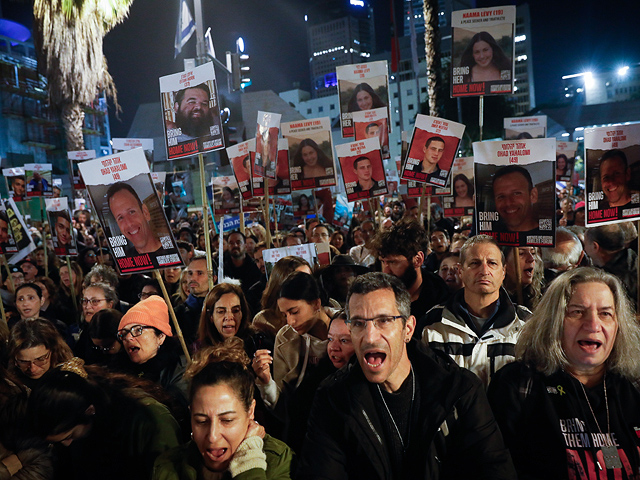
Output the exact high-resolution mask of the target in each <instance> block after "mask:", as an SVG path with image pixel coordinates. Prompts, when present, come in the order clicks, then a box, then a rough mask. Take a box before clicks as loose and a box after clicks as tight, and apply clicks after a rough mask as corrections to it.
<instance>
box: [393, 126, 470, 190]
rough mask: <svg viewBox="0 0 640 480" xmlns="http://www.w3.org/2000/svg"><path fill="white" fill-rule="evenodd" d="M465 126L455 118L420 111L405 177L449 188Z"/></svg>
mask: <svg viewBox="0 0 640 480" xmlns="http://www.w3.org/2000/svg"><path fill="white" fill-rule="evenodd" d="M464 129H465V126H464V125H462V124H460V123H456V122H452V121H451V120H445V119H443V118H437V117H430V116H428V115H420V114H418V116H417V117H416V123H415V126H414V129H413V135H412V137H411V142H410V143H409V152H408V154H407V158H406V161H405V163H404V165H403V167H402V175H401V177H402V178H404V179H405V180H413V181H416V182H420V183H426V184H429V185H433V186H435V187H445V186H446V184H447V178H448V177H449V173H450V172H451V165H452V164H453V159H454V158H455V156H456V153H457V151H458V145H460V139H461V138H462V135H463V134H464Z"/></svg>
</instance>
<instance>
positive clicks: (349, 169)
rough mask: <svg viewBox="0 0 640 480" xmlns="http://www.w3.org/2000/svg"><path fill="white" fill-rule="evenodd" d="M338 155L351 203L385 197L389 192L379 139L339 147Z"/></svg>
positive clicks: (368, 139) (337, 148) (348, 198)
mask: <svg viewBox="0 0 640 480" xmlns="http://www.w3.org/2000/svg"><path fill="white" fill-rule="evenodd" d="M336 154H337V155H338V160H339V161H340V167H341V168H342V180H343V181H344V187H345V189H346V191H347V200H348V201H349V202H354V201H356V200H362V199H364V198H373V197H377V196H380V195H385V194H386V193H387V192H388V191H389V189H388V188H387V180H386V178H385V176H384V164H383V163H382V154H381V152H380V142H379V141H378V139H377V138H367V139H366V140H359V141H357V142H351V143H345V144H342V145H338V146H337V147H336Z"/></svg>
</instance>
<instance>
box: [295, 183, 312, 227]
mask: <svg viewBox="0 0 640 480" xmlns="http://www.w3.org/2000/svg"><path fill="white" fill-rule="evenodd" d="M291 204H292V207H293V216H294V218H299V219H302V220H304V219H306V218H307V217H309V216H311V217H315V216H316V201H315V198H313V192H312V191H311V190H308V191H301V190H296V191H295V192H292V193H291Z"/></svg>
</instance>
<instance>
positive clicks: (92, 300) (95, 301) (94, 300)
mask: <svg viewBox="0 0 640 480" xmlns="http://www.w3.org/2000/svg"><path fill="white" fill-rule="evenodd" d="M106 301H107V299H106V298H82V299H80V303H82V305H87V304H88V303H90V304H91V306H92V307H97V306H98V305H100V302H106Z"/></svg>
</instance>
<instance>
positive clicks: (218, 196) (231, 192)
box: [211, 176, 240, 215]
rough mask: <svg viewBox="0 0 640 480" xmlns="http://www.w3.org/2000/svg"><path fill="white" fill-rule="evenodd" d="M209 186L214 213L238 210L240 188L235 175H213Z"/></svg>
mask: <svg viewBox="0 0 640 480" xmlns="http://www.w3.org/2000/svg"><path fill="white" fill-rule="evenodd" d="M211 186H212V190H213V211H214V215H227V214H231V213H239V212H240V189H239V188H238V183H237V182H236V179H235V177H231V176H229V177H227V176H222V177H213V178H212V179H211Z"/></svg>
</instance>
